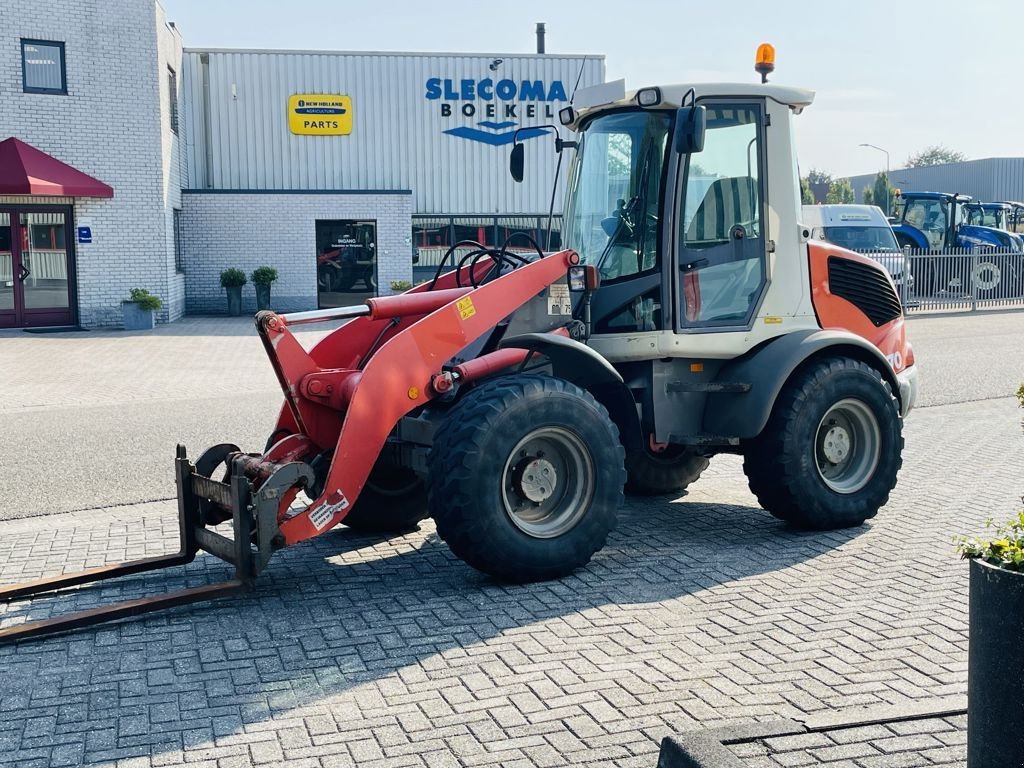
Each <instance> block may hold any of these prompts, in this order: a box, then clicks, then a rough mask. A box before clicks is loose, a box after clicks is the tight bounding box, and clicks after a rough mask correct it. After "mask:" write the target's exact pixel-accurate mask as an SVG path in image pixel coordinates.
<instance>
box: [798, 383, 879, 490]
mask: <svg viewBox="0 0 1024 768" xmlns="http://www.w3.org/2000/svg"><path fill="white" fill-rule="evenodd" d="M881 445H882V431H881V429H880V428H879V426H878V419H876V418H875V414H874V413H873V412H872V411H871V409H870V408H869V407H868V406H867V404H865V403H863V402H861V401H860V400H854V399H852V398H849V399H846V400H840V401H839V402H837V403H835V404H834V405H833V406H832V407H831V408H829V409H828V411H826V412H825V415H824V416H823V417H822V419H821V422H820V423H819V424H818V433H817V435H816V436H815V439H814V459H815V462H814V463H815V466H816V467H817V468H818V475H819V476H820V477H821V479H822V480H823V481H824V482H825V485H827V486H828V487H829V488H830V489H832V490H833V491H835V492H836V493H842V494H850V493H856V492H857V491H859V490H860V489H861V488H863V487H864V486H865V485H867V484H868V481H869V480H870V479H871V477H872V475H874V473H875V469H876V468H877V467H878V461H879V453H880V449H881Z"/></svg>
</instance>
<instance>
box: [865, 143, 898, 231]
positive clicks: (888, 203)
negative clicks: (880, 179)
mask: <svg viewBox="0 0 1024 768" xmlns="http://www.w3.org/2000/svg"><path fill="white" fill-rule="evenodd" d="M858 146H861V147H870V148H871V149H877V150H878V151H879V152H885V215H886V216H888V215H889V214H891V213H892V203H891V201H890V200H889V152H888V151H887V150H884V149H882V148H881V147H876V146H875V145H874V144H860V145H858Z"/></svg>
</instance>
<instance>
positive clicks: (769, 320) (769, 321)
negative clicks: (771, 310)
mask: <svg viewBox="0 0 1024 768" xmlns="http://www.w3.org/2000/svg"><path fill="white" fill-rule="evenodd" d="M764 322H765V324H766V325H778V324H779V323H781V322H782V318H781V317H766V318H765V319H764Z"/></svg>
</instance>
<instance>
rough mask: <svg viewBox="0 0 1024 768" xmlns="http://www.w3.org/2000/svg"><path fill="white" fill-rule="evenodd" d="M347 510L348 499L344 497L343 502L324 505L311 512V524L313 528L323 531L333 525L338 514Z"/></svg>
mask: <svg viewBox="0 0 1024 768" xmlns="http://www.w3.org/2000/svg"><path fill="white" fill-rule="evenodd" d="M346 509H348V499H346V498H345V497H344V496H342V497H341V500H340V501H337V502H335V503H334V504H326V503H324V504H321V505H320V506H319V507H317V508H316V509H314V510H313V511H311V512H310V513H309V522H311V523H312V524H313V527H314V528H316V529H317V530H318V531H322V530H323V529H324V528H326V527H327V526H328V525H330V524H331V520H333V519H334V516H335V515H336V514H338V513H339V512H341V511H343V510H346Z"/></svg>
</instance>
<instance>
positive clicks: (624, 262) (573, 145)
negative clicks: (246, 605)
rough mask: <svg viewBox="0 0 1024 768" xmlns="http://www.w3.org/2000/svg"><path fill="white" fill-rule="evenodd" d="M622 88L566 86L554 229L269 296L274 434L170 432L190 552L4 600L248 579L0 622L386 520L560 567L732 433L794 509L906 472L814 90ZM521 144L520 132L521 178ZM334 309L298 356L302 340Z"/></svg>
mask: <svg viewBox="0 0 1024 768" xmlns="http://www.w3.org/2000/svg"><path fill="white" fill-rule="evenodd" d="M759 71H761V70H759ZM612 91H614V88H613V87H609V86H608V85H605V86H598V87H597V88H596V89H594V90H593V91H591V92H589V93H583V92H580V93H579V94H577V100H576V102H575V106H572V107H568V108H566V109H563V110H562V112H561V113H560V116H559V117H560V122H561V123H562V125H563V126H565V127H566V128H567V129H568V130H569V131H571V132H572V133H573V134H574V135H575V137H574V139H573V141H563V140H561V139H559V141H558V144H557V146H558V148H559V149H560V150H561V151H570V150H574V151H575V158H574V160H573V163H572V168H571V171H570V176H569V180H568V184H567V193H566V200H565V214H564V220H563V221H564V229H563V237H564V241H563V242H564V243H565V245H566V248H565V250H562V251H559V252H558V253H554V254H551V255H544V254H543V253H542V252H541V250H540V248H538V249H537V252H536V254H535V255H533V256H528V255H524V254H523V253H522V252H521V251H519V250H517V251H516V252H513V251H511V250H508V249H505V248H489V247H484V246H481V245H479V244H469V245H470V246H471V250H470V251H469V252H468V253H466V254H465V255H464V256H462V257H461V258H460V259H459V260H458V263H451V264H450V265H449V266H450V267H451V271H448V272H445V271H444V263H442V266H441V267H439V268H438V274H437V275H436V276H435V277H434V279H433V280H432V281H430V282H428V283H425V284H423V285H421V286H417V287H416V288H414V289H412V290H411V291H409V292H407V293H405V294H402V295H398V296H386V297H379V298H371V299H368V300H367V301H366V302H365V303H364V304H361V305H359V306H354V307H343V308H338V309H330V310H318V311H312V312H299V313H295V314H288V315H278V314H275V313H273V312H260V313H259V314H258V315H257V316H256V328H257V331H258V333H259V335H260V337H261V339H262V340H263V344H264V347H265V349H266V352H267V355H268V357H269V359H270V362H271V365H272V366H273V368H274V371H275V373H276V374H277V377H278V380H279V381H280V384H281V389H282V392H283V395H284V405H283V407H282V409H281V413H280V417H279V419H278V422H277V424H276V426H275V428H274V429H273V431H272V433H271V434H270V437H269V440H268V441H267V446H266V448H265V449H264V450H263V451H257V452H248V451H243V450H241V449H240V448H239V447H237V446H235V445H231V444H222V445H218V446H214V447H213V448H210V449H209V450H207V451H206V452H205V453H203V454H202V455H201V456H200V457H199V458H198V459H197V460H196V461H194V462H193V461H192V460H190V459H189V458H188V457H187V456H186V453H185V449H184V448H182V447H179V449H178V455H177V459H176V472H177V485H178V500H179V510H180V526H181V551H180V553H178V554H177V555H175V556H172V557H168V558H156V559H150V560H143V561H136V562H133V563H127V564H123V565H120V566H109V567H106V568H101V569H94V570H92V571H86V572H84V573H81V574H72V575H68V576H59V577H55V578H51V579H44V580H42V581H37V582H31V583H28V584H23V585H17V586H14V587H7V588H4V589H3V590H0V597H2V598H4V599H8V600H9V599H12V598H14V597H25V596H28V595H34V594H38V593H40V592H45V591H49V590H53V589H59V588H62V587H65V586H69V585H74V584H81V583H85V582H90V581H96V580H99V579H101V578H106V577H109V576H119V575H124V574H127V573H135V572H139V571H143V570H150V569H153V568H158V567H164V566H167V565H177V564H181V563H183V562H187V561H189V560H191V559H192V558H193V557H194V556H195V555H196V554H197V552H199V551H200V550H203V551H207V552H210V553H212V554H214V555H216V556H217V557H220V558H222V559H224V560H226V561H228V562H230V563H233V564H234V566H235V569H236V578H235V579H233V580H232V581H230V582H227V583H226V584H223V585H213V586H207V587H198V588H193V589H187V590H184V591H183V592H176V593H172V594H168V595H162V596H159V597H155V598H152V599H150V600H147V601H133V602H132V603H121V604H116V605H107V606H102V607H100V608H97V609H94V610H92V611H87V612H84V613H79V614H72V615H70V616H64V617H60V618H56V619H49V620H45V621H41V622H33V623H29V624H23V625H20V626H15V627H11V628H8V629H4V630H2V631H0V639H4V640H12V639H18V638H23V637H28V636H32V635H39V634H46V633H49V632H54V631H60V630H65V629H68V628H72V627H78V626H83V625H88V624H95V623H97V622H100V621H104V620H108V619H112V618H119V617H122V616H127V615H132V614H135V613H141V612H145V611H149V610H154V609H155V608H160V607H166V606H168V605H178V604H182V603H189V602H196V601H201V600H208V599H210V598H211V597H216V596H219V595H222V594H227V593H230V592H233V591H235V590H238V589H244V588H246V587H248V586H250V585H251V584H252V583H253V581H254V579H255V577H256V576H257V574H258V573H259V572H260V571H261V570H262V569H263V568H264V567H265V566H266V565H267V563H268V561H269V560H270V558H271V556H272V554H273V553H274V552H275V551H276V550H278V549H280V548H282V547H286V546H290V545H292V544H297V543H299V542H302V541H304V540H306V539H310V538H312V537H314V536H318V535H320V534H322V533H325V532H327V531H329V530H330V529H331V528H333V527H334V526H335V525H337V524H339V523H344V524H345V525H348V526H351V527H352V528H355V529H358V530H384V531H400V530H407V529H408V528H409V527H410V526H412V525H415V524H416V522H417V521H419V520H422V519H424V518H426V517H428V516H429V517H432V518H433V519H434V522H435V524H436V526H437V532H438V534H439V535H440V537H441V538H442V539H443V540H444V541H446V542H447V543H448V545H449V546H450V547H451V549H452V551H453V552H454V553H455V554H456V555H457V556H459V557H460V558H462V559H463V560H464V561H466V562H467V563H469V564H470V565H472V566H473V567H475V568H478V569H480V570H481V571H484V572H486V573H488V574H491V575H492V576H494V577H497V578H499V579H504V580H509V581H513V582H524V581H532V580H538V579H549V578H555V577H559V576H562V575H564V574H568V573H570V572H571V571H573V570H574V569H576V568H579V567H581V566H583V565H584V564H586V563H587V562H588V561H589V560H590V558H591V556H592V555H593V554H594V553H595V552H597V551H598V550H599V549H601V548H602V547H603V546H604V544H605V541H606V538H607V536H608V533H609V532H610V531H611V529H612V527H613V526H614V524H615V517H616V510H617V509H618V507H619V505H620V504H621V502H622V500H623V492H624V491H626V492H630V493H640V494H644V493H647V494H669V493H673V494H678V493H680V492H681V491H682V490H683V489H684V488H686V487H687V485H689V484H690V483H692V482H694V481H695V480H696V479H697V478H698V477H699V476H700V474H701V472H702V471H703V470H704V468H705V467H706V466H707V464H708V459H709V457H711V456H714V455H715V454H719V453H734V454H740V455H742V456H743V462H744V463H743V466H744V471H745V472H746V475H747V478H748V480H749V484H750V487H751V489H752V490H753V492H754V493H755V494H756V495H757V498H758V500H759V502H760V504H761V505H762V506H763V507H764V509H766V510H767V511H769V512H770V513H771V514H772V515H774V516H775V517H777V518H779V519H781V520H784V521H786V522H787V523H789V524H792V525H794V526H798V527H802V528H811V529H832V528H841V527H846V526H855V525H860V524H861V523H863V522H864V521H865V520H867V519H869V518H871V517H873V516H874V515H875V514H876V513H877V512H878V510H879V508H880V507H882V506H883V505H884V504H885V503H886V501H887V499H888V497H889V492H890V491H891V490H892V488H893V487H894V485H895V483H896V478H897V473H898V471H899V469H900V466H901V462H902V459H901V454H902V447H903V438H902V422H903V418H904V417H905V416H906V415H907V414H908V412H909V411H910V410H911V408H912V407H913V405H914V402H915V398H916V393H917V368H916V366H915V364H914V354H913V351H912V349H911V346H910V344H909V343H908V341H907V340H906V335H905V328H904V320H903V315H902V309H901V306H900V301H899V298H898V296H897V294H896V290H895V288H894V286H893V283H892V280H891V279H890V277H889V275H888V274H887V272H886V271H885V269H884V268H883V267H882V266H881V265H879V264H878V263H877V262H875V261H873V260H871V259H869V258H866V257H863V256H860V255H858V254H855V253H852V252H850V251H847V250H844V249H843V248H840V247H837V246H835V245H832V244H829V243H825V242H821V241H815V240H812V239H811V237H810V231H809V230H808V229H807V228H805V227H802V226H801V225H800V223H799V219H800V208H799V201H800V194H799V191H800V190H799V180H798V178H797V173H796V168H797V163H796V147H795V142H794V136H793V129H792V117H793V115H797V114H799V113H800V112H801V111H802V110H803V109H805V108H806V107H808V106H809V105H810V104H811V102H812V100H813V93H812V92H810V91H806V90H801V89H797V88H788V87H781V86H776V85H760V84H756V85H755V84H747V83H740V84H712V85H703V84H700V85H692V86H664V87H655V88H642V89H640V90H638V91H634V92H631V93H628V94H627V93H625V92H624V90H622V91H620V92H612ZM584 104H585V105H586V106H583V105H584ZM530 145H531V146H532V147H535V148H534V149H533V150H531V151H541V150H540V145H537V143H536V142H531V143H530ZM525 146H526V145H524V144H517V145H516V146H514V148H513V150H512V167H513V174H514V175H515V176H517V177H518V178H522V170H523V153H524V151H525V150H524V147H525ZM698 154H700V157H699V158H697V157H696V156H697V155H698ZM698 159H699V163H698ZM466 245H467V244H466V243H459V244H456V245H455V246H453V248H452V249H451V252H450V254H449V255H450V256H454V254H456V253H457V252H458V251H459V249H463V252H465V251H464V249H465V247H466ZM343 318H344V319H348V320H350V322H348V323H347V324H345V325H343V326H342V327H340V328H338V329H337V330H335V331H333V332H332V333H330V334H329V335H328V336H326V337H325V338H324V339H323V340H322V341H320V342H319V343H318V344H317V345H316V346H315V347H314V348H313V349H312V350H310V351H306V350H305V349H303V347H302V346H301V345H300V344H299V342H298V340H297V339H296V337H295V336H294V335H293V334H292V329H293V328H294V327H296V326H298V325H301V324H304V323H314V322H320V321H331V320H338V319H343ZM228 523H230V527H231V530H230V532H228V531H227V530H226V524H228ZM221 524H225V525H223V526H222V527H221V528H220V529H216V530H215V526H218V525H221Z"/></svg>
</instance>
